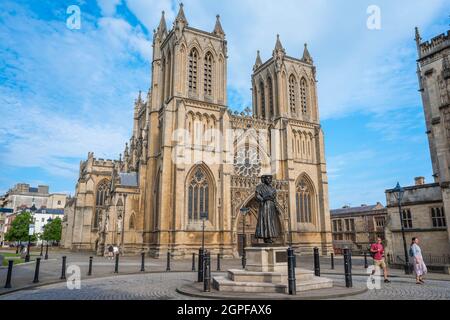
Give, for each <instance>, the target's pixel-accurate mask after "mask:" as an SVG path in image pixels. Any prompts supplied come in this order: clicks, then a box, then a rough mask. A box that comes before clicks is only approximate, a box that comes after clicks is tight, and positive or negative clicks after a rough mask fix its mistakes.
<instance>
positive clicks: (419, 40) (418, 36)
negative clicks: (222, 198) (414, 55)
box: [414, 27, 422, 57]
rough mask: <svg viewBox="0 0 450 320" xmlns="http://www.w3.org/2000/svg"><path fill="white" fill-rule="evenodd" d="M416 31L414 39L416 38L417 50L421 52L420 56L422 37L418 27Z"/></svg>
mask: <svg viewBox="0 0 450 320" xmlns="http://www.w3.org/2000/svg"><path fill="white" fill-rule="evenodd" d="M415 32H416V36H415V38H414V40H416V46H417V52H418V53H419V57H420V42H421V41H422V38H421V37H420V33H419V28H418V27H416V28H415Z"/></svg>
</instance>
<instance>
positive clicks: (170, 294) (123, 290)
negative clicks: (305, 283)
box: [0, 272, 450, 300]
mask: <svg viewBox="0 0 450 320" xmlns="http://www.w3.org/2000/svg"><path fill="white" fill-rule="evenodd" d="M329 277H330V278H332V279H333V280H334V281H335V282H336V283H340V284H343V277H342V276H335V275H331V276H329ZM195 279H196V274H195V273H181V272H169V273H150V274H142V275H118V276H113V277H106V278H97V279H88V280H84V281H82V283H81V289H79V290H77V289H74V290H69V289H67V286H66V284H65V283H58V284H53V285H47V286H42V287H37V288H34V289H27V290H22V291H17V292H13V293H10V294H6V295H3V296H0V300H22V299H30V300H66V299H68V300H72V299H76V300H125V299H134V300H140V299H145V300H170V299H180V300H181V299H192V298H190V297H187V296H183V295H181V294H178V293H177V292H176V291H175V290H176V288H177V287H180V286H182V285H184V284H187V283H192V282H193V281H195ZM366 280H367V277H363V276H355V277H353V282H354V285H355V286H364V285H365V283H366ZM195 299H196V300H198V299H199V298H195ZM340 299H348V300H416V299H417V300H422V299H423V300H443V299H447V300H448V299H450V282H449V281H438V280H429V281H427V282H426V284H425V285H416V284H415V281H414V279H409V278H408V279H407V278H396V279H392V283H390V284H384V283H383V284H382V285H381V289H379V290H368V291H367V292H365V293H363V294H360V295H356V296H350V297H343V298H340Z"/></svg>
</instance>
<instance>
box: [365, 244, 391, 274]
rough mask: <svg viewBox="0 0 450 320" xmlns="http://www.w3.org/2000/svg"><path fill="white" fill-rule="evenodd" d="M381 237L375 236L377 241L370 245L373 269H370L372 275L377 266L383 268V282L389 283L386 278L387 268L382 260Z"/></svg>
mask: <svg viewBox="0 0 450 320" xmlns="http://www.w3.org/2000/svg"><path fill="white" fill-rule="evenodd" d="M382 241H383V240H382V239H381V238H380V237H378V238H377V242H376V243H374V244H372V245H371V246H370V253H371V254H372V258H373V264H374V267H375V268H374V270H372V276H373V275H374V274H375V271H376V269H377V268H382V269H383V276H384V283H390V282H391V281H389V279H388V270H387V265H386V261H385V260H384V247H383V244H382Z"/></svg>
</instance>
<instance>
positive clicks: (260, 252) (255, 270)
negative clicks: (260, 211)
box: [213, 246, 333, 293]
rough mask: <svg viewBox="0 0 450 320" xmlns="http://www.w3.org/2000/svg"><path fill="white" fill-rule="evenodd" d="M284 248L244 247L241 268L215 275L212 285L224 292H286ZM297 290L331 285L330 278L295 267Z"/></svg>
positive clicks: (286, 279) (329, 286) (285, 249)
mask: <svg viewBox="0 0 450 320" xmlns="http://www.w3.org/2000/svg"><path fill="white" fill-rule="evenodd" d="M287 249H288V248H287V247H279V246H278V247H277V246H272V247H269V246H258V247H250V248H246V249H245V253H246V258H247V264H246V267H245V269H230V270H228V274H227V276H215V277H214V278H213V287H214V288H215V289H216V290H218V291H225V292H249V293H250V292H252V293H287V292H288V263H287ZM295 277H296V279H297V284H296V286H297V291H299V292H300V291H307V290H314V289H323V288H331V287H332V286H333V281H332V280H331V279H328V278H324V277H316V276H314V273H313V271H310V270H305V269H300V268H296V269H295Z"/></svg>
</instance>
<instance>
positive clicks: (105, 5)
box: [97, 0, 122, 16]
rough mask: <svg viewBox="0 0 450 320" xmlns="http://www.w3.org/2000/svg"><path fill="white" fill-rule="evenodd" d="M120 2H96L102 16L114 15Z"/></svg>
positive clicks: (118, 0)
mask: <svg viewBox="0 0 450 320" xmlns="http://www.w3.org/2000/svg"><path fill="white" fill-rule="evenodd" d="M121 2H122V0H97V4H98V6H99V7H100V10H101V11H102V14H103V15H104V16H112V15H114V14H115V13H116V7H117V6H118V5H120V3H121Z"/></svg>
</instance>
